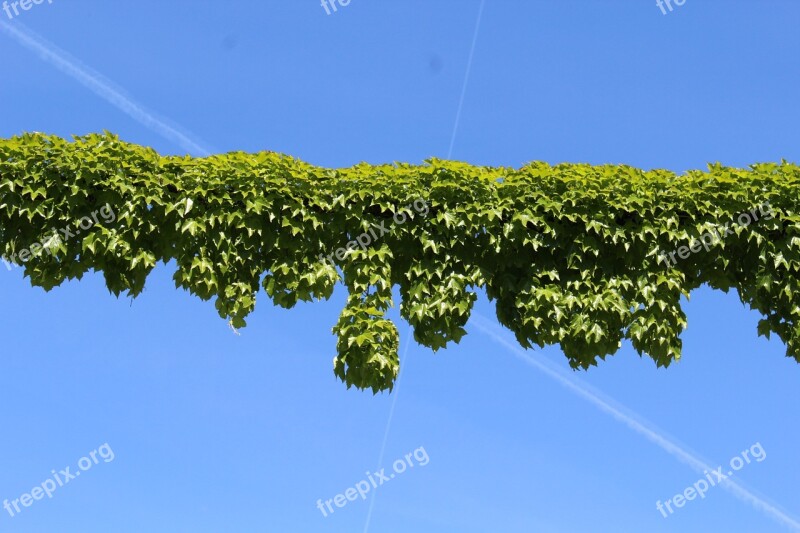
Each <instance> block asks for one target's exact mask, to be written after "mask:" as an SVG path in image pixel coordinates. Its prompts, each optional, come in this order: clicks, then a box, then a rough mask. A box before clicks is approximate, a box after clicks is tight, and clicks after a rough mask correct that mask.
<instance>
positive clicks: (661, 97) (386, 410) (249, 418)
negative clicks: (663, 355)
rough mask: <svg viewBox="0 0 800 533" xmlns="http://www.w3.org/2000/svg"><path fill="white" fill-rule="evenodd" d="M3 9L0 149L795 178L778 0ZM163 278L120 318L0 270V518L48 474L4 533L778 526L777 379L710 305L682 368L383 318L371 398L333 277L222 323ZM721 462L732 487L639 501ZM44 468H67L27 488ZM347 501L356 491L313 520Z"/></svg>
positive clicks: (787, 381)
mask: <svg viewBox="0 0 800 533" xmlns="http://www.w3.org/2000/svg"><path fill="white" fill-rule="evenodd" d="M664 1H666V0H664ZM345 3H347V2H345ZM26 5H28V8H29V9H27V10H23V9H22V8H21V7H20V6H17V11H18V13H19V14H18V15H15V14H14V9H13V8H11V6H10V14H11V15H12V16H11V17H9V16H8V15H7V14H6V13H5V12H4V11H0V59H1V60H2V69H1V70H0V137H8V136H11V135H15V134H18V133H21V132H24V131H42V132H47V133H53V134H58V135H62V136H69V135H72V134H85V133H89V132H99V131H102V130H104V129H105V130H109V131H112V132H115V133H117V134H119V135H120V136H121V137H122V138H123V139H124V140H127V141H130V142H135V143H139V144H143V145H148V146H152V147H154V148H156V149H157V150H159V151H160V152H162V153H185V152H186V151H187V150H189V151H190V152H192V153H193V154H194V155H200V154H201V153H203V151H204V150H206V151H208V152H222V151H229V150H247V151H258V150H273V151H279V152H285V153H288V154H291V155H294V156H297V157H300V158H302V159H305V160H307V161H310V162H312V163H315V164H319V165H325V166H331V167H339V166H348V165H351V164H355V163H357V162H360V161H367V162H370V163H383V162H391V161H404V162H413V163H420V162H422V161H423V160H425V159H426V158H428V157H432V156H435V157H442V158H443V157H447V156H448V154H449V153H450V149H451V142H453V141H454V142H453V144H452V153H451V154H450V155H452V158H454V159H459V160H462V161H467V162H470V163H474V164H485V165H512V166H520V165H522V164H524V163H526V162H529V161H533V160H543V161H548V162H550V163H558V162H564V161H567V162H589V163H595V164H599V163H627V164H631V165H635V166H638V167H643V168H668V169H671V170H674V171H677V172H682V171H684V170H687V169H692V168H705V165H706V164H707V163H709V162H716V161H720V162H723V163H725V164H727V165H747V164H749V163H754V162H758V161H778V160H780V159H781V158H785V159H787V160H790V161H794V162H800V142H798V141H800V132H799V131H798V127H799V126H798V125H800V105H798V87H800V32H798V31H797V28H798V23H800V3H798V2H797V1H796V0H784V1H779V0H774V1H771V2H745V1H721V0H717V1H715V0H686V1H685V3H684V4H683V5H680V6H678V5H676V0H672V2H671V3H670V5H671V6H672V11H669V9H668V8H667V7H666V5H665V6H664V13H666V14H664V13H662V10H661V9H660V8H659V7H658V6H657V5H656V4H655V0H653V1H648V0H645V1H642V2H633V1H622V0H618V1H612V0H606V1H592V0H580V1H578V0H559V1H557V2H553V1H531V0H527V1H524V2H523V1H522V0H486V1H485V5H484V7H483V10H482V16H481V17H480V20H479V12H480V9H481V0H459V1H455V0H452V1H451V0H439V1H430V0H426V1H423V0H395V1H392V2H388V1H385V0H351V2H350V3H349V5H346V6H340V5H337V9H336V12H333V10H332V8H331V6H328V10H329V11H331V14H326V9H325V8H323V7H322V6H321V5H320V3H319V0H291V1H286V0H281V1H277V0H270V1H263V0H262V1H255V0H252V1H249V2H246V1H230V2H222V1H218V2H207V1H188V0H170V1H159V2H156V1H152V0H139V1H136V2H122V1H115V2H100V1H99V0H94V1H89V0H69V1H68V0H53V1H52V2H50V1H49V0H44V1H43V2H42V3H39V4H32V3H31V4H27V3H26ZM478 23H479V24H478ZM476 26H478V28H477V29H478V31H477V33H476ZM32 32H34V33H35V35H38V37H36V36H34V33H32ZM476 35H477V39H476V40H475V41H474V43H475V46H474V54H472V55H471V54H470V51H471V50H472V44H473V39H474V37H475V36H476ZM40 39H45V40H46V41H47V42H49V43H50V44H47V45H37V44H35V43H41V42H42V41H41V40H40ZM53 45H54V46H56V47H58V49H60V50H61V52H57V53H58V54H62V55H61V56H59V57H65V56H63V53H68V54H69V57H71V58H72V59H68V60H67V61H69V62H64V61H61V60H59V59H57V58H56V56H55V55H53V52H52V51H53V50H55V49H54V48H52V46H53ZM37 46H45V48H37ZM45 49H46V50H50V52H49V53H44V52H43V50H45ZM470 57H471V58H472V61H471V62H470ZM76 61H79V62H80V63H81V65H83V66H79V67H76V65H77V63H76ZM70 65H71V66H70ZM79 72H83V73H86V75H84V74H79ZM467 73H468V74H469V75H468V76H467ZM98 74H102V76H104V77H105V79H107V80H110V82H113V87H115V88H116V89H113V90H116V91H117V93H112V92H109V91H110V90H111V89H109V85H108V83H109V82H107V81H102V80H100V79H99V78H98V77H97V75H98ZM465 81H466V82H467V83H466V84H465ZM462 94H463V106H460V105H459V103H460V102H461V101H462V98H461V97H462ZM114 95H116V96H114ZM120 95H123V96H122V97H120ZM112 101H113V102H115V103H112ZM131 102H135V104H131ZM459 109H460V113H459ZM147 113H151V114H150V115H148V114H147ZM155 116H157V117H158V118H153V117H155ZM457 117H459V120H457ZM178 132H181V133H178ZM454 133H455V136H454ZM172 272H173V271H172V269H171V268H170V267H169V266H167V267H164V266H160V267H158V268H157V270H156V271H155V272H154V273H153V274H152V276H151V277H150V279H149V280H148V285H147V290H146V292H145V293H144V294H143V295H142V296H141V297H140V298H138V299H137V300H135V301H133V302H131V301H130V300H128V299H124V298H122V299H116V298H114V297H113V296H110V295H109V294H108V292H107V290H106V289H105V287H104V285H103V282H102V277H101V276H98V275H90V276H87V277H86V278H84V279H83V280H82V281H80V282H73V283H68V284H65V285H63V286H61V287H59V288H57V289H55V290H53V291H52V292H51V293H49V294H45V293H44V291H42V290H41V289H38V288H31V287H30V285H29V284H28V283H27V281H26V280H25V279H24V278H23V276H22V271H21V269H14V270H12V271H8V270H6V268H5V267H4V266H2V265H0V304H2V305H0V331H2V333H3V335H2V338H3V341H4V342H3V343H2V345H1V346H0V363H2V366H0V402H2V406H3V409H2V413H3V415H2V421H3V425H2V427H3V438H2V439H0V501H2V500H6V499H7V500H9V502H13V500H15V499H20V497H21V496H23V495H24V494H32V489H33V488H34V487H37V486H38V487H44V488H49V487H50V485H53V486H55V487H57V488H55V489H54V490H50V492H51V496H52V498H49V497H47V496H46V495H44V496H43V495H42V492H41V491H36V493H35V494H32V496H30V497H29V498H27V499H24V501H21V503H19V504H18V505H19V509H20V512H16V511H14V510H13V509H14V507H13V503H11V509H12V511H11V512H10V511H7V510H5V509H0V531H10V532H14V533H26V532H37V533H38V532H52V531H76V532H78V531H80V532H82V533H91V532H98V533H100V532H103V533H105V532H109V531H113V532H115V533H126V532H131V533H134V532H135V533H139V532H142V531H153V532H161V531H164V532H193V533H195V532H230V531H236V532H240V531H241V532H273V531H274V532H295V531H298V532H317V531H319V532H361V531H366V532H373V533H384V532H411V531H413V532H436V533H441V532H459V533H460V532H467V533H473V532H499V531H502V532H532V531H535V532H575V531H599V532H641V531H648V532H661V531H664V532H666V531H680V532H687V531H688V532H701V531H735V532H753V531H758V532H771V531H790V530H792V527H797V522H798V518H797V517H798V516H800V488H798V486H797V481H796V480H797V479H798V477H800V476H798V474H800V454H798V451H797V450H798V449H800V430H798V425H797V422H798V409H799V408H800V407H798V406H800V387H798V386H797V384H798V381H800V365H798V364H797V363H795V362H793V361H792V360H790V359H787V358H785V357H784V352H785V347H784V346H783V345H782V344H781V343H780V342H779V341H778V340H775V339H773V340H771V341H768V340H766V339H764V338H759V337H757V335H756V323H757V321H758V318H759V316H758V315H757V313H755V312H752V311H750V310H747V309H745V308H744V307H743V306H742V304H741V303H740V302H739V299H738V297H737V295H736V294H733V293H730V294H723V293H719V292H712V291H710V290H707V289H701V290H698V291H696V292H695V293H693V294H692V299H691V302H690V303H687V304H686V311H687V315H688V319H689V327H688V329H687V330H686V332H685V333H684V336H683V339H684V354H683V359H682V360H681V362H680V363H679V364H675V365H673V366H672V367H671V368H669V369H667V370H664V369H656V368H655V364H654V363H653V362H652V361H651V360H650V359H640V358H639V357H638V356H637V355H636V354H635V352H634V351H633V350H632V348H631V347H630V345H629V344H625V345H624V346H623V348H622V350H621V351H620V352H619V353H618V354H617V355H616V356H615V357H612V358H609V359H608V360H607V361H606V362H605V363H602V364H601V365H600V367H599V368H595V369H592V370H591V371H589V372H578V373H575V372H572V371H570V370H569V367H568V365H567V362H566V359H565V358H564V357H563V355H562V354H561V352H560V350H559V349H558V347H552V348H548V349H546V350H543V351H539V350H537V351H531V352H528V353H527V354H524V355H520V354H519V353H518V351H516V350H515V349H514V348H513V346H514V345H513V341H512V339H513V336H512V335H511V334H509V333H508V332H507V331H504V330H502V329H500V328H499V326H498V324H497V321H496V320H495V319H494V312H493V309H492V306H491V304H490V303H488V302H487V300H486V298H485V296H482V297H481V300H480V301H479V302H478V304H477V306H476V317H475V318H474V319H473V320H472V321H471V322H470V324H469V326H468V330H469V335H468V336H467V337H465V338H464V339H463V340H462V342H461V344H460V345H457V346H452V347H450V348H449V349H447V350H446V351H442V352H439V353H437V354H436V355H434V354H432V353H431V352H430V351H429V350H428V349H426V348H422V347H419V346H417V345H416V344H413V343H412V344H409V342H408V327H407V326H406V325H405V324H402V323H401V324H400V325H399V329H400V332H401V335H402V340H401V354H403V355H404V357H403V359H402V364H403V368H404V370H403V373H402V376H401V378H400V382H399V386H398V388H397V389H396V392H395V393H393V394H392V395H388V394H379V395H377V396H373V395H372V394H371V393H370V392H359V391H357V390H355V389H352V390H349V391H348V390H347V389H346V388H345V386H344V385H343V384H342V383H340V382H338V381H337V380H336V379H335V377H334V375H333V372H332V358H333V356H334V353H335V337H334V336H333V335H332V334H331V333H330V328H331V326H332V325H333V324H334V323H335V321H336V319H337V316H338V314H339V311H340V309H341V308H342V306H343V304H344V296H345V291H344V289H343V288H341V287H340V288H339V289H338V290H337V292H336V294H335V295H334V297H333V298H332V299H331V300H330V301H328V302H322V303H315V304H310V305H300V306H298V307H297V308H296V309H293V310H291V311H286V310H283V309H280V308H276V307H274V306H272V304H271V303H269V302H268V301H267V300H266V297H265V296H264V295H262V298H261V299H260V305H258V306H257V308H256V311H255V313H254V315H253V316H252V317H251V318H250V320H249V325H248V327H247V328H246V329H244V330H242V331H241V336H235V335H234V334H233V333H232V332H231V330H230V329H229V328H228V326H227V324H226V323H225V322H224V321H223V320H221V319H219V317H218V316H217V313H216V311H215V310H214V307H213V303H210V302H209V303H203V302H201V301H199V300H196V299H194V298H192V297H190V296H189V295H188V294H186V293H184V292H182V291H178V290H176V289H175V288H174V284H173V281H172V279H171V276H172ZM478 315H479V316H478ZM395 316H396V314H395ZM564 376H566V377H564ZM588 387H591V388H588ZM390 417H391V418H390ZM387 426H388V430H387ZM104 444H107V446H106V447H104V448H102V446H103V445H104ZM415 450H417V452H416V455H414V451H415ZM745 450H747V451H749V452H750V455H749V456H748V457H749V458H753V457H758V459H751V460H750V463H749V464H744V466H742V467H741V469H740V470H739V471H737V472H735V473H734V474H733V476H732V477H731V478H730V481H733V482H735V484H734V483H729V484H728V485H727V486H726V487H720V486H714V487H710V488H709V489H708V490H707V493H706V494H704V497H703V498H699V497H695V498H694V499H692V500H690V501H684V502H681V503H683V505H682V506H676V505H675V503H674V502H673V504H672V507H671V508H672V510H673V511H674V512H673V513H672V514H670V513H668V512H665V514H667V518H665V517H664V516H663V515H662V513H661V512H659V511H658V510H657V508H656V502H657V501H661V502H662V504H663V502H665V501H666V500H669V499H671V498H673V497H674V496H675V495H676V494H679V493H684V494H686V493H685V490H686V489H687V488H690V487H692V486H693V485H694V484H696V483H697V482H698V481H699V480H701V479H706V476H704V474H703V472H702V470H703V464H705V465H707V466H711V467H713V469H716V468H717V467H718V466H723V467H724V469H723V472H725V471H728V470H731V468H730V466H729V465H730V461H731V459H733V458H735V457H737V456H738V457H741V453H742V452H743V451H745ZM93 451H96V452H95V459H96V460H97V464H94V462H92V466H91V467H90V468H88V469H87V470H80V465H81V464H82V465H83V466H89V463H87V462H86V461H83V462H81V460H82V458H83V457H87V461H91V458H90V452H93ZM109 451H113V460H112V459H111V457H112V454H111V453H109ZM762 451H763V453H761V452H762ZM409 453H410V454H411V455H410V456H409V457H410V459H409V462H411V463H412V464H413V465H414V466H413V467H409V468H408V470H407V471H405V472H403V473H402V474H397V475H396V476H395V477H394V478H390V482H386V483H385V484H383V485H379V483H380V482H379V481H378V482H376V485H378V486H377V487H373V486H372V485H371V484H370V482H367V481H366V480H367V479H368V477H369V476H367V472H369V473H370V475H372V478H373V479H374V480H376V481H377V479H376V477H377V475H376V474H375V473H376V472H378V471H379V470H380V469H381V468H385V469H386V471H385V475H387V476H388V475H389V474H390V473H391V472H393V471H394V470H393V463H394V462H395V460H397V459H400V460H401V461H404V460H405V459H404V458H405V457H406V454H409ZM423 463H424V465H423ZM736 464H737V465H738V463H736ZM67 466H70V468H71V471H72V473H75V472H76V471H80V472H81V476H80V477H76V478H74V479H72V480H71V481H69V482H68V483H66V484H65V485H64V486H58V485H57V484H56V483H54V482H52V481H51V482H48V481H47V480H49V479H50V480H52V479H54V478H55V476H58V475H59V474H57V473H56V474H53V473H51V471H56V472H58V471H61V470H63V469H64V468H65V467H67ZM697 469H700V471H699V472H698V471H697ZM711 475H712V474H711V473H709V476H711ZM61 477H64V476H60V477H59V480H61ZM711 479H715V478H713V477H712V478H711ZM362 480H364V483H363V484H360V485H359V483H360V482H362ZM61 481H62V482H63V480H61ZM720 483H721V482H720ZM357 486H360V487H361V488H362V489H364V487H365V486H366V487H369V489H368V492H366V493H365V497H366V500H362V499H361V497H360V496H358V495H356V496H355V497H356V499H355V501H350V500H348V499H346V497H343V498H340V499H339V500H338V501H339V503H342V501H344V502H346V504H345V505H344V506H342V507H339V506H337V505H336V504H335V502H334V504H333V505H332V507H331V508H332V509H333V510H334V511H335V512H333V513H331V512H329V511H328V510H327V509H325V501H326V500H332V499H334V498H335V497H336V495H337V494H343V495H344V494H345V492H346V490H347V489H348V488H349V487H353V488H355V487H357ZM698 487H699V488H702V484H701V485H698ZM695 492H696V491H695ZM349 494H350V495H351V496H352V495H353V492H352V491H350V493H349ZM689 495H691V493H690V494H689ZM36 496H39V497H40V498H41V499H33V498H35V497H36ZM695 496H697V495H696V494H695ZM318 500H322V507H323V509H324V513H325V514H327V516H324V514H323V511H321V510H320V509H319V508H318V507H317V501H318ZM24 503H28V504H29V506H24V505H22V504H24ZM12 512H13V513H14V516H13V517H12V516H11V514H12ZM792 524H795V526H792Z"/></svg>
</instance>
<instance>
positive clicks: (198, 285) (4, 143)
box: [0, 133, 800, 392]
mask: <svg viewBox="0 0 800 533" xmlns="http://www.w3.org/2000/svg"><path fill="white" fill-rule="evenodd" d="M420 197H422V198H423V199H424V201H425V202H427V206H428V208H429V212H428V213H427V216H421V215H420V213H419V212H417V211H415V210H413V209H411V208H410V206H411V205H412V204H413V202H415V201H418V200H419V199H420ZM106 204H108V205H110V206H111V208H112V209H113V211H114V212H115V213H116V221H115V222H114V223H113V224H109V225H103V224H98V225H95V226H93V227H92V228H91V229H89V230H88V231H85V232H83V233H81V234H80V235H79V236H76V237H75V238H73V239H70V240H66V241H64V242H61V243H60V244H59V245H58V247H57V250H54V253H52V254H51V253H41V254H38V255H36V256H34V257H31V258H29V259H28V260H27V262H25V263H24V268H25V272H26V274H27V275H28V276H30V279H31V282H32V283H33V284H34V285H38V286H42V287H44V288H45V289H50V288H52V287H54V286H56V285H58V284H60V283H62V282H63V281H64V280H66V279H72V278H80V277H81V276H82V275H83V274H84V273H85V272H87V271H89V270H96V271H99V272H102V273H103V274H104V276H105V279H106V283H107V285H108V288H109V289H110V291H111V292H112V293H114V294H117V295H119V294H120V293H122V292H127V293H128V294H129V295H131V296H136V295H137V294H139V293H140V292H141V291H142V289H143V288H144V285H145V279H146V278H147V275H148V274H149V272H150V271H151V270H152V269H153V268H154V266H155V265H156V263H157V262H159V261H163V262H165V263H167V262H170V261H175V263H176V264H177V271H176V272H175V275H174V279H175V283H176V285H177V286H178V287H183V288H184V289H186V290H188V291H190V292H191V293H193V294H195V295H197V296H199V297H200V298H202V299H203V300H208V299H212V298H213V299H215V303H216V308H217V311H218V312H219V314H220V316H222V317H224V318H226V319H228V320H230V322H231V324H232V325H233V326H234V327H242V326H244V325H245V317H246V316H247V315H248V314H249V313H251V312H252V311H253V308H254V306H255V301H256V295H257V293H258V292H259V290H260V288H261V287H263V288H264V289H265V291H266V294H267V295H268V296H269V298H271V299H272V301H273V302H274V303H275V304H277V305H280V306H282V307H286V308H290V307H292V306H293V305H295V304H296V303H297V302H298V301H311V300H314V299H320V298H329V297H330V296H331V294H332V292H333V290H334V286H335V285H336V284H337V282H339V281H340V280H341V281H343V282H344V285H345V286H346V288H347V290H348V291H349V297H348V299H347V304H346V306H345V308H344V310H343V311H342V314H341V317H340V319H339V321H338V323H337V324H336V325H335V327H334V332H335V333H336V334H337V335H338V343H337V351H338V355H337V356H336V358H335V359H334V371H335V374H336V375H337V376H338V377H339V378H341V379H342V380H343V381H345V382H346V383H347V385H348V387H349V386H351V385H355V386H356V387H359V388H368V387H371V388H372V389H373V391H376V392H377V391H379V390H386V389H391V388H392V384H393V382H394V379H395V377H396V376H397V373H398V369H399V359H398V355H397V350H398V344H399V340H398V333H397V328H396V327H395V325H394V324H393V323H392V322H391V321H390V320H388V319H387V318H386V316H385V315H386V312H387V310H388V309H389V308H390V307H391V306H392V305H393V302H392V289H393V287H399V293H400V295H401V298H402V302H401V305H400V311H401V315H402V317H403V318H404V319H405V320H407V321H408V322H409V323H410V324H411V325H412V326H413V329H414V337H415V339H416V340H417V341H418V342H419V343H421V344H423V345H425V346H429V347H431V348H432V349H434V350H436V349H439V348H443V347H445V346H446V345H447V344H448V343H449V342H451V341H455V342H458V341H459V340H460V339H461V337H462V336H463V335H464V334H465V329H464V326H465V324H466V322H467V319H468V317H469V315H470V311H471V309H472V306H473V303H474V301H475V299H476V294H475V291H476V290H477V289H478V288H481V287H482V288H484V289H485V290H486V292H487V294H488V296H489V298H490V299H492V300H495V301H496V303H497V317H498V319H499V321H500V322H501V323H502V324H503V325H504V326H506V327H508V328H509V329H510V330H511V331H513V332H514V333H515V334H516V337H517V339H518V340H519V342H520V343H521V344H522V345H523V346H525V347H531V346H532V345H538V346H545V345H550V344H556V343H558V344H560V345H561V347H562V349H563V351H564V353H565V354H566V356H567V357H568V358H569V361H570V364H571V365H572V366H573V367H574V368H588V367H589V366H590V365H595V364H596V362H597V359H598V358H601V359H602V358H604V357H605V356H606V355H608V354H613V353H615V352H616V351H617V349H618V348H619V347H620V345H621V342H622V340H623V339H629V340H630V341H631V343H632V345H633V347H634V348H635V349H636V350H637V351H638V352H639V353H640V354H642V353H646V354H648V355H649V356H650V357H652V358H653V359H654V360H655V362H656V363H657V364H658V365H659V366H661V365H663V366H666V365H669V363H670V362H671V361H672V360H674V359H676V358H679V357H680V353H681V340H680V333H681V332H682V330H683V329H684V327H685V326H686V317H685V315H684V314H683V312H682V311H681V308H680V299H681V296H688V295H689V292H690V291H691V290H692V289H695V288H697V287H699V286H700V285H702V284H708V285H710V286H711V287H713V288H716V289H721V290H725V291H727V290H729V289H732V288H733V289H736V290H737V291H738V294H739V295H740V297H741V300H742V301H743V302H744V303H746V304H748V305H749V306H750V307H751V308H753V309H756V310H757V311H759V312H760V313H761V314H762V315H763V316H764V318H763V320H761V322H760V324H759V327H758V331H759V334H763V335H769V334H770V333H775V334H777V335H778V336H779V337H780V338H781V339H782V340H783V341H784V342H785V343H786V345H787V355H788V356H791V357H794V358H795V359H797V360H798V361H800V168H799V167H798V166H797V165H794V164H789V163H786V162H782V163H780V164H775V163H765V164H757V165H753V166H752V167H750V168H748V169H737V168H728V167H723V166H720V165H713V166H710V167H709V169H708V170H707V171H690V172H688V173H686V174H684V175H676V174H674V173H672V172H669V171H665V170H654V171H647V172H646V171H642V170H638V169H635V168H631V167H628V166H616V165H607V166H590V165H582V164H562V165H557V166H550V165H548V164H545V163H531V164H529V165H527V166H525V167H523V168H520V169H511V168H490V167H479V166H472V165H468V164H464V163H458V162H451V161H442V160H437V159H432V160H429V161H427V162H426V163H425V164H423V165H408V164H395V165H368V164H359V165H356V166H354V167H351V168H346V169H336V170H332V169H327V168H321V167H316V166H313V165H310V164H307V163H304V162H302V161H298V160H297V159H294V158H292V157H288V156H285V155H281V154H276V153H271V152H261V153H256V154H249V153H241V152H236V153H228V154H224V155H215V156H211V157H205V158H191V157H165V156H160V155H159V154H157V153H156V152H155V151H153V150H152V149H149V148H145V147H141V146H137V145H132V144H128V143H125V142H122V141H120V140H119V139H118V138H117V137H115V136H113V135H111V134H108V133H105V134H103V135H89V136H85V137H76V138H74V139H73V140H72V141H67V140H64V139H61V138H59V137H55V136H48V135H42V134H26V135H23V136H20V137H14V138H10V139H2V140H0V255H2V256H3V257H4V258H5V260H6V261H10V262H14V263H17V264H22V261H21V260H20V257H19V252H20V250H23V249H25V248H27V247H30V245H31V243H35V242H43V241H44V240H46V239H47V238H49V236H50V235H52V234H53V233H54V232H55V231H56V230H58V228H61V227H65V226H70V225H71V226H74V225H75V224H76V221H77V220H80V219H81V218H83V217H85V216H86V215H87V214H88V213H89V212H91V211H93V210H95V209H97V208H98V207H100V206H104V205H106ZM763 205H769V206H770V208H771V210H772V213H773V214H774V216H773V217H772V218H769V219H767V218H766V217H762V218H761V219H760V220H758V221H757V222H753V223H752V224H750V225H748V226H745V225H737V226H735V227H734V229H733V232H732V233H731V234H729V235H727V236H726V237H724V238H723V239H721V240H719V242H716V243H714V244H713V245H712V246H711V247H710V249H709V250H708V251H706V250H702V251H700V252H698V253H692V254H690V255H689V256H688V257H686V258H683V259H680V260H678V261H676V262H675V263H674V264H672V263H670V264H667V263H665V262H664V261H663V260H660V259H659V252H660V251H666V252H670V251H674V250H677V249H679V248H680V247H681V246H687V247H688V246H690V245H692V243H693V242H694V241H695V239H697V238H699V237H700V236H701V235H703V234H705V233H707V232H709V231H716V230H718V229H719V228H722V227H724V226H726V225H729V224H730V222H731V221H732V220H735V219H736V217H737V216H738V215H739V214H741V213H745V212H750V211H751V210H752V209H753V208H754V207H757V206H763ZM401 213H402V214H404V215H405V216H404V217H401V218H404V219H405V221H404V222H403V223H402V224H398V223H396V221H395V218H396V217H397V216H398V215H400V214H401ZM381 224H383V225H384V226H385V227H387V228H389V231H388V232H387V233H386V235H383V236H381V237H380V239H377V240H375V242H372V243H371V244H370V246H369V247H368V248H366V249H361V248H356V249H353V248H354V247H353V246H350V250H348V251H347V253H346V254H338V255H337V254H334V255H333V256H332V257H333V262H334V263H335V265H336V266H334V265H333V264H331V263H330V262H329V261H328V259H326V258H327V257H329V256H330V254H331V253H332V252H334V251H335V250H337V249H340V248H347V245H348V242H350V241H352V240H354V239H355V238H356V236H358V235H361V234H364V233H365V232H368V231H369V230H370V228H371V227H374V226H375V225H381ZM342 257H343V258H342Z"/></svg>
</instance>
